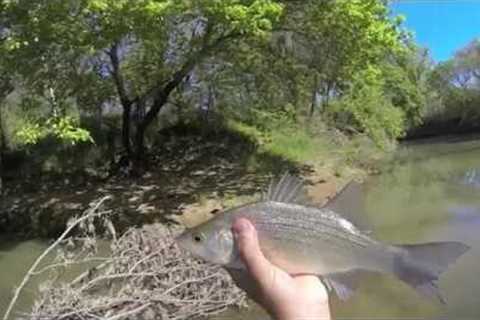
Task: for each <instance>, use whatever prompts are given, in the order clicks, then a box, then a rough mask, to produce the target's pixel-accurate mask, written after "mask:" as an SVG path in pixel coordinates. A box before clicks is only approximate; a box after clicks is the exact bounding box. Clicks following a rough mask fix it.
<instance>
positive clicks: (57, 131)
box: [17, 116, 94, 145]
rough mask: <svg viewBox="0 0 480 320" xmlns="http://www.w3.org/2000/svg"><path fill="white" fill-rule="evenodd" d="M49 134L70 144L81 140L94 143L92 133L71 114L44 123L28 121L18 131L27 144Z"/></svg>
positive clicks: (23, 141)
mask: <svg viewBox="0 0 480 320" xmlns="http://www.w3.org/2000/svg"><path fill="white" fill-rule="evenodd" d="M47 136H52V137H55V138H58V139H59V140H60V141H62V142H66V143H68V144H70V145H75V144H77V143H79V142H90V143H94V141H93V139H92V137H91V135H90V133H89V132H88V131H87V130H85V129H82V128H80V127H79V126H78V121H76V120H75V119H73V118H72V117H69V116H65V117H55V118H49V119H47V121H46V122H45V123H44V124H40V123H31V122H28V123H26V124H25V125H24V126H23V128H21V129H20V130H19V131H18V132H17V137H18V138H19V139H20V141H21V142H22V143H24V144H27V145H32V144H36V143H38V142H39V141H40V140H41V139H44V138H45V137H47Z"/></svg>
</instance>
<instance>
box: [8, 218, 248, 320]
mask: <svg viewBox="0 0 480 320" xmlns="http://www.w3.org/2000/svg"><path fill="white" fill-rule="evenodd" d="M84 221H85V220H84ZM106 222H107V223H108V222H109V220H108V221H106ZM77 225H80V224H78V223H77ZM82 226H83V227H84V229H85V232H84V234H80V235H78V236H76V237H75V238H69V239H65V237H63V238H59V239H58V240H57V241H56V243H57V245H58V244H60V248H62V250H59V252H58V258H57V259H56V260H55V261H54V262H53V263H52V264H51V265H50V266H46V267H43V268H42V269H41V270H40V271H42V272H50V273H51V280H50V281H49V282H47V283H45V284H44V285H43V286H42V289H41V292H40V295H39V297H38V299H37V301H36V303H35V305H34V307H33V308H32V310H31V312H29V313H28V314H23V316H22V318H24V319H29V320H50V319H56V320H62V319H68V320H93V319H95V320H96V319H109V320H119V319H146V320H151V319H169V320H172V319H175V320H177V319H178V320H183V319H192V318H193V319H195V318H199V317H205V316H208V315H212V314H216V313H219V312H221V311H223V310H225V309H226V308H228V307H232V306H240V305H244V303H245V300H244V294H243V292H242V291H241V290H240V289H238V288H237V287H236V286H235V285H234V284H233V282H232V280H231V278H230V276H229V275H228V274H227V273H226V272H225V271H224V270H223V269H221V268H220V267H217V266H213V265H210V264H206V263H203V262H201V261H198V260H196V259H194V258H192V257H190V256H187V255H186V254H185V253H184V252H182V250H180V249H179V248H178V246H177V245H176V244H175V241H174V237H175V236H176V234H177V233H178V232H179V231H180V230H173V229H171V228H167V227H165V226H163V225H160V224H154V225H148V226H144V227H143V228H132V229H129V230H127V231H126V232H125V233H124V234H123V235H122V236H120V237H118V238H117V237H113V235H112V238H113V239H112V240H111V242H110V243H109V244H110V251H109V252H108V253H107V254H106V253H105V252H102V254H101V255H100V253H99V252H100V251H101V250H100V249H99V248H100V247H101V246H102V245H105V241H103V242H102V241H98V237H97V235H96V233H95V230H94V228H93V230H92V225H91V223H90V224H82ZM111 229H112V228H110V227H109V228H106V231H108V232H110V233H112V232H113V233H115V231H114V230H113V231H112V230H111ZM72 243H75V249H74V250H73V251H74V252H72V248H70V249H68V250H70V251H68V250H67V249H66V248H67V247H68V245H67V244H70V245H71V244H72ZM50 251H51V250H50ZM67 257H68V258H67ZM97 260H98V265H97V266H93V267H91V268H90V269H88V270H84V272H83V273H81V274H80V275H78V276H76V277H75V275H72V276H74V277H73V280H70V281H67V282H64V281H63V282H62V281H59V280H58V279H59V277H58V275H57V274H56V270H59V268H60V269H61V270H64V271H65V270H68V267H70V266H72V265H78V264H82V263H85V262H89V263H91V262H92V261H97ZM37 266H38V264H37V265H36V266H35V268H34V269H32V270H31V272H29V274H30V275H31V274H34V273H35V272H38V270H37V271H35V269H36V268H37ZM28 277H30V276H28ZM28 277H27V280H26V281H28ZM5 319H6V318H5Z"/></svg>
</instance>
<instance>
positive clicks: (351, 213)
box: [322, 180, 371, 232]
mask: <svg viewBox="0 0 480 320" xmlns="http://www.w3.org/2000/svg"><path fill="white" fill-rule="evenodd" d="M362 200H363V196H362V186H361V184H360V183H358V182H356V181H355V180H352V181H350V182H349V183H347V184H346V185H345V187H343V188H342V190H340V191H339V192H337V194H336V195H335V196H334V197H332V198H331V199H330V200H329V201H328V202H327V203H326V204H325V205H324V206H323V207H322V208H323V209H328V210H332V211H334V212H336V213H338V214H340V215H341V216H342V217H343V218H345V219H347V220H349V221H350V222H352V223H353V224H354V225H355V226H356V227H357V228H359V229H360V230H362V231H365V232H367V230H370V229H371V226H370V223H369V221H368V218H367V216H366V214H365V212H363V211H364V209H363V203H362Z"/></svg>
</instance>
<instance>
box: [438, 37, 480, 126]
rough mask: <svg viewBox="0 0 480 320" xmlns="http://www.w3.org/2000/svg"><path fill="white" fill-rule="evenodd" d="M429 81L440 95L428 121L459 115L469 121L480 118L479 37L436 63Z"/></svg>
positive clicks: (465, 121) (466, 121) (454, 117)
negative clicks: (479, 104) (450, 57)
mask: <svg viewBox="0 0 480 320" xmlns="http://www.w3.org/2000/svg"><path fill="white" fill-rule="evenodd" d="M429 83H430V85H431V87H432V88H434V89H435V90H436V92H437V93H438V95H439V99H438V100H439V101H438V103H437V104H438V105H439V106H440V108H438V109H439V110H438V112H437V113H435V114H432V116H431V117H430V119H429V120H430V121H435V120H443V121H445V120H448V119H458V118H460V122H461V123H469V122H470V123H472V122H474V121H477V120H478V119H479V118H480V113H479V111H478V103H480V41H478V40H474V41H472V42H471V43H470V44H468V45H467V46H466V47H465V48H463V49H461V50H459V51H458V52H457V53H456V55H455V56H454V57H453V58H452V59H450V60H448V61H445V62H442V63H439V64H438V65H437V66H435V69H434V70H433V71H432V73H431V74H430V77H429Z"/></svg>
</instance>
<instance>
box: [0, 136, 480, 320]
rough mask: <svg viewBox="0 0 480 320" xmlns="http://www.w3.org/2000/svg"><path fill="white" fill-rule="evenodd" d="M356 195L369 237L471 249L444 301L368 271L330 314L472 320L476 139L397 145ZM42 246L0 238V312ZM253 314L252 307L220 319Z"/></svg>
mask: <svg viewBox="0 0 480 320" xmlns="http://www.w3.org/2000/svg"><path fill="white" fill-rule="evenodd" d="M360 192H361V196H360V197H357V198H360V201H358V199H357V200H356V202H355V203H352V204H351V205H353V206H354V207H355V208H356V209H357V210H358V212H360V213H361V214H362V215H365V221H368V224H369V228H371V230H372V233H373V235H374V236H375V237H377V238H379V239H381V240H383V241H386V242H389V243H397V244H401V243H417V242H428V241H447V240H455V241H462V242H464V243H466V244H468V245H470V246H471V248H472V249H471V250H470V251H469V252H467V253H466V254H465V255H464V256H462V257H461V258H460V260H459V261H458V262H457V263H456V264H454V265H453V266H451V268H450V269H449V270H448V271H447V272H446V273H445V274H443V276H442V277H441V281H440V288H441V290H442V292H443V295H444V297H445V299H446V300H447V305H446V306H442V305H440V304H438V303H435V302H432V301H430V300H427V299H424V298H423V297H421V296H419V295H417V293H416V292H414V291H413V290H412V289H410V288H409V287H407V286H406V285H404V284H403V283H401V282H399V281H397V280H395V279H393V278H392V277H389V276H371V277H369V278H366V279H364V280H363V281H362V285H361V287H360V289H359V290H358V292H357V294H356V295H355V296H354V297H353V298H352V299H351V300H349V301H347V302H339V301H337V300H335V299H334V300H333V310H334V313H335V316H336V318H338V319H340V318H344V319H346V318H348V319H352V318H355V319H393V318H395V319H399V318H402V319H406V318H409V319H412V318H415V319H418V318H422V319H459V320H467V319H480V303H479V302H480V298H479V297H480V277H479V276H478V271H479V270H480V197H479V194H480V141H476V140H470V141H456V140H453V139H452V140H451V141H447V142H445V140H444V141H443V142H434V141H426V142H423V143H416V144H410V145H405V146H403V147H402V148H401V149H400V150H399V152H398V153H397V154H396V156H395V157H394V159H393V160H392V161H390V162H389V163H388V165H386V166H385V170H384V173H383V174H382V175H379V176H377V177H373V178H371V179H370V180H369V181H368V182H367V183H366V184H365V185H364V186H363V187H362V190H361V191H360ZM45 247H46V244H45V243H42V242H36V241H29V242H22V243H15V242H11V241H6V240H3V241H1V242H0V271H1V272H0V310H4V309H5V308H6V303H7V301H8V299H9V296H10V294H11V291H12V288H13V286H14V284H15V283H18V281H19V280H20V279H21V278H22V275H23V272H25V270H26V269H27V268H28V267H27V266H28V264H30V263H31V262H32V261H33V260H34V258H35V256H36V255H38V254H39V253H40V251H41V250H43V249H44V248H45ZM34 288H35V283H34V284H33V285H32V286H30V288H29V289H28V291H27V295H26V296H25V297H24V298H23V299H22V301H20V308H21V309H22V308H23V309H24V308H26V307H27V306H28V305H29V304H30V303H31V301H32V299H33V296H34ZM261 317H263V314H261V313H258V312H257V311H256V310H255V309H254V310H250V311H247V312H245V313H242V314H236V315H235V316H234V314H233V313H228V314H225V315H223V316H222V317H221V318H224V319H225V318H236V319H252V318H261Z"/></svg>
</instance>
